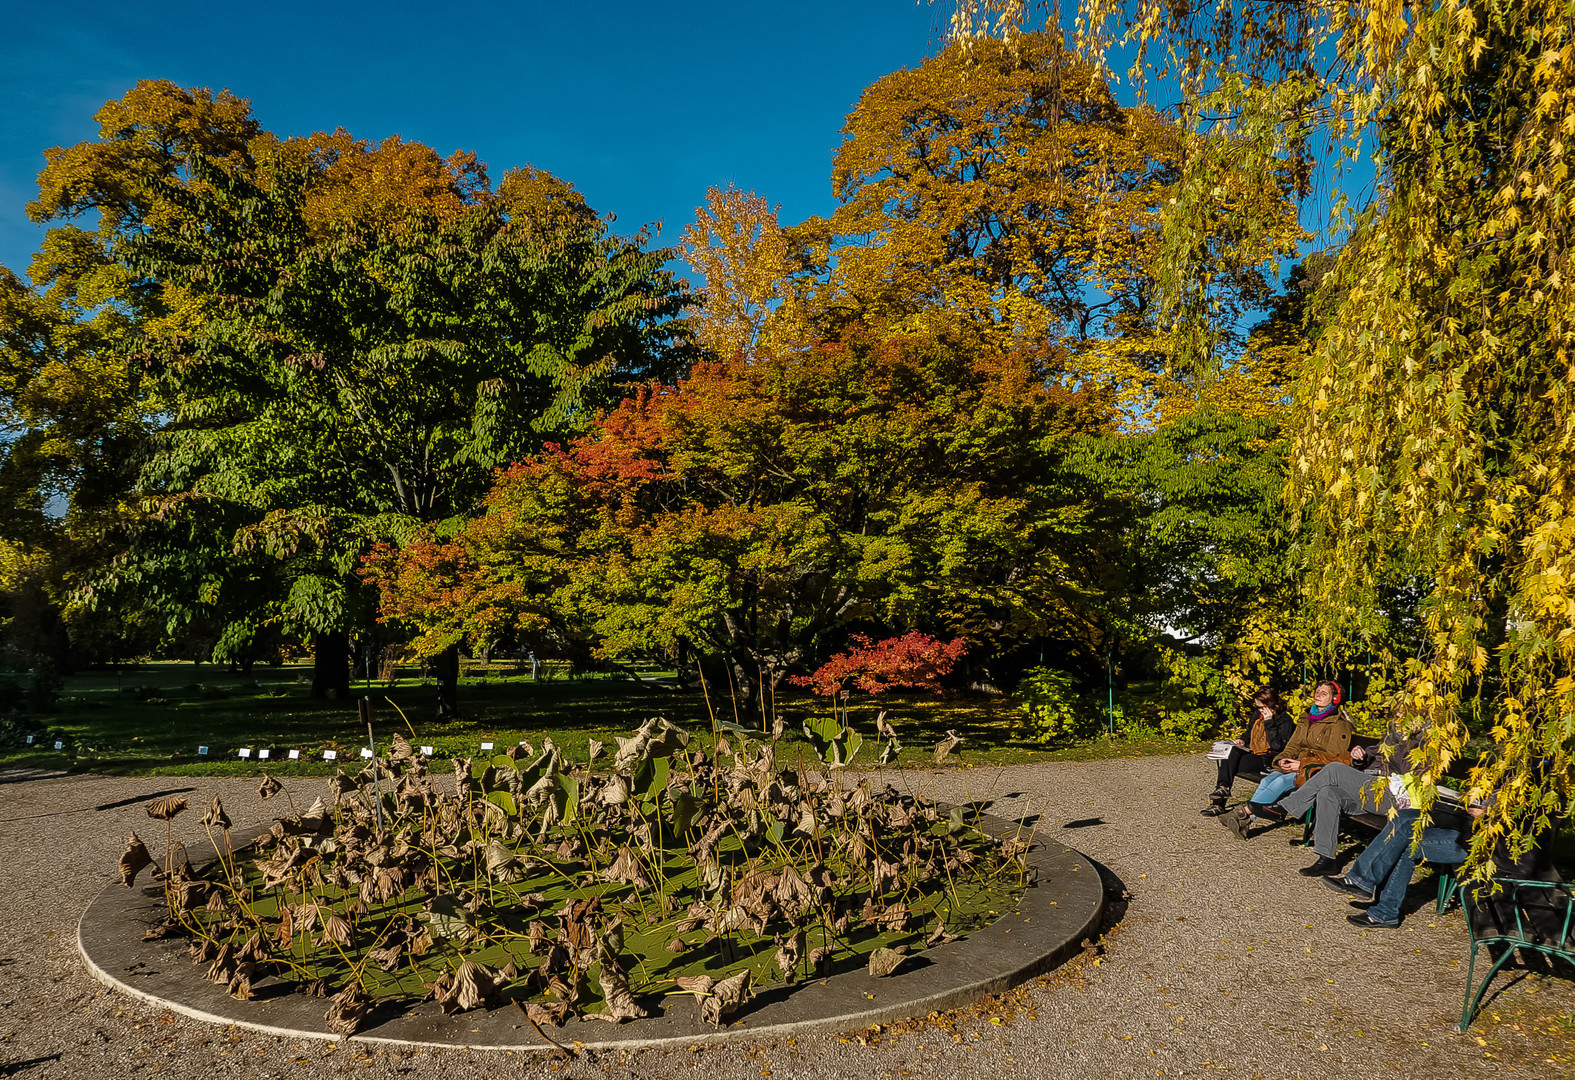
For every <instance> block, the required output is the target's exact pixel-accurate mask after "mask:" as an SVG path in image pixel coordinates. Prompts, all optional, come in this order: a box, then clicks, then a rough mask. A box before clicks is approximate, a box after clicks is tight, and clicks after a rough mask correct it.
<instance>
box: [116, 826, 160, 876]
mask: <svg viewBox="0 0 1575 1080" xmlns="http://www.w3.org/2000/svg"><path fill="white" fill-rule="evenodd" d="M152 862H153V856H152V855H150V854H149V853H148V848H147V845H145V844H144V843H143V842H142V841H141V840H140V839H139V838H138V837H137V834H136V833H132V834H131V835H130V836H128V837H126V850H125V851H123V852H121V855H120V883H121V884H122V885H126V886H128V887H129V886H130V885H131V883H132V882H133V881H134V880H135V879H136V877H137V874H138V873H139V872H140V871H141V870H142V868H143V867H145V866H148V865H150V864H151V863H152Z"/></svg>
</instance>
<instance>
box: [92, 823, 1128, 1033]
mask: <svg viewBox="0 0 1575 1080" xmlns="http://www.w3.org/2000/svg"><path fill="white" fill-rule="evenodd" d="M980 826H981V828H983V829H984V830H985V831H987V832H990V833H992V834H995V835H997V836H1000V835H1006V834H1010V833H1015V832H1016V831H1017V828H1018V826H1017V825H1015V824H1014V823H1011V822H1007V821H1003V820H1002V819H1000V818H995V817H991V816H989V815H984V816H983V817H981V819H980ZM261 831H262V830H258V832H261ZM253 835H256V834H255V833H254V834H253ZM237 846H239V845H237ZM191 855H192V859H193V861H194V862H196V863H198V865H201V864H203V863H204V862H206V861H207V859H211V858H212V857H213V851H212V849H211V848H208V849H207V850H206V851H199V850H193V851H192V853H191ZM1026 858H1027V862H1028V865H1029V866H1031V867H1037V868H1038V870H1039V881H1038V884H1037V885H1035V886H1033V887H1031V888H1029V889H1028V890H1027V891H1025V892H1024V894H1023V898H1022V903H1021V904H1019V905H1018V909H1017V910H1015V911H1012V912H1008V913H1007V914H1005V915H1003V916H1002V917H1001V918H1000V919H998V920H997V921H996V922H994V923H992V924H991V925H989V926H987V927H985V928H984V929H982V930H977V931H975V932H974V933H972V934H969V935H968V936H967V937H965V938H963V939H962V940H960V941H955V942H952V943H951V944H949V945H942V946H939V947H937V948H933V949H926V950H925V951H924V952H922V953H919V954H917V957H916V959H919V960H920V962H917V963H915V962H910V963H909V964H908V965H906V966H905V967H903V968H899V969H898V971H897V973H896V974H894V975H890V976H887V977H886V978H884V979H875V978H871V977H870V975H869V974H868V973H866V972H864V971H862V970H860V971H850V972H845V973H844V974H841V975H834V976H832V977H830V978H829V979H823V980H819V981H818V982H816V983H807V984H800V985H799V986H798V987H796V988H794V989H793V990H792V991H791V992H788V993H773V990H774V989H775V988H771V989H767V990H766V991H765V992H764V993H763V994H762V995H761V996H760V997H758V998H757V999H756V1000H755V1002H754V1003H753V1004H752V1005H751V1006H750V1008H749V1011H748V1012H747V1013H745V1014H744V1016H743V1017H742V1018H741V1019H739V1020H737V1021H735V1022H734V1023H732V1024H730V1025H729V1026H727V1027H725V1028H721V1029H718V1028H713V1027H711V1026H710V1025H708V1024H702V1023H701V1021H700V1018H699V1009H698V1008H697V1007H696V1005H695V1004H694V1003H693V1002H692V1000H691V999H690V998H688V997H687V996H685V997H682V998H674V999H671V1000H672V1001H674V1002H676V1005H674V1006H673V1007H668V1008H664V1007H663V1006H662V1005H653V1004H652V1003H651V1002H650V1001H649V1000H642V1004H644V1005H646V1007H647V1008H650V1009H652V1012H653V1015H652V1016H651V1017H650V1018H648V1019H645V1020H637V1021H634V1022H631V1023H628V1024H621V1025H610V1024H608V1023H606V1022H603V1021H594V1020H585V1019H581V1020H570V1021H569V1022H568V1023H567V1024H566V1025H565V1026H564V1027H562V1028H558V1029H556V1030H552V1031H550V1035H551V1037H552V1038H553V1039H555V1040H556V1041H558V1042H561V1043H563V1044H564V1045H566V1046H567V1045H570V1044H578V1045H580V1046H583V1047H584V1048H587V1049H593V1050H614V1049H623V1050H631V1049H635V1048H638V1047H663V1046H668V1047H672V1046H687V1045H690V1044H693V1043H699V1042H712V1041H716V1040H720V1039H749V1040H765V1039H775V1038H780V1037H784V1036H788V1035H803V1034H809V1033H813V1032H825V1031H848V1030H852V1029H856V1028H861V1027H868V1026H869V1025H871V1024H879V1023H886V1022H887V1021H891V1020H897V1019H902V1018H904V1017H910V1016H923V1015H925V1014H927V1013H929V1012H931V1011H934V1010H940V1009H953V1008H957V1007H959V1006H962V1005H966V1004H968V1003H970V1002H972V1001H976V1000H977V999H978V998H980V997H982V996H983V995H985V994H989V993H994V992H996V991H1000V990H1005V989H1007V988H1008V987H1011V986H1015V985H1016V984H1018V983H1020V982H1023V981H1025V980H1027V979H1030V978H1032V977H1034V976H1035V975H1038V974H1041V973H1043V972H1045V971H1048V970H1049V969H1050V968H1053V967H1055V966H1056V965H1058V964H1060V963H1062V962H1063V961H1065V960H1067V959H1068V958H1069V957H1071V956H1072V955H1073V954H1074V953H1076V952H1077V951H1078V950H1079V948H1081V943H1082V942H1083V940H1084V939H1085V938H1087V937H1088V936H1090V935H1091V934H1093V933H1095V932H1096V931H1097V929H1098V927H1099V919H1100V916H1101V914H1102V913H1103V911H1104V888H1103V885H1102V884H1101V882H1100V879H1099V871H1098V870H1097V869H1096V868H1095V866H1094V864H1093V863H1092V861H1091V860H1089V859H1086V858H1084V857H1083V856H1082V855H1080V854H1078V853H1077V852H1076V851H1073V850H1072V849H1071V848H1067V847H1063V846H1062V845H1060V844H1057V843H1055V842H1053V841H1046V840H1038V841H1037V842H1036V843H1035V844H1034V847H1033V849H1032V850H1031V851H1030V852H1029V853H1028V855H1027V857H1026ZM163 907H164V901H163V890H162V889H160V888H158V887H153V886H137V887H134V888H130V889H127V888H125V887H124V886H121V885H111V886H109V887H108V888H107V889H105V890H104V891H103V892H102V893H100V894H99V895H98V897H96V898H95V899H94V900H93V902H92V903H91V904H90V905H89V906H88V909H87V911H86V912H85V913H84V914H83V916H82V919H81V922H80V923H79V924H78V926H77V947H78V948H79V949H80V951H81V953H82V958H83V960H85V961H86V962H87V966H88V970H89V971H91V972H92V973H93V975H94V976H95V977H96V978H98V979H99V980H100V981H102V982H104V983H107V984H108V985H110V986H111V987H113V988H115V989H117V990H121V991H123V992H125V993H127V994H130V995H131V996H133V997H135V998H139V999H140V1000H142V1001H146V1002H148V1003H149V1004H152V1005H156V1006H160V1007H162V1008H166V1009H169V1010H171V1011H173V1012H177V1013H180V1014H182V1015H184V1016H189V1017H192V1018H194V1019H197V1020H205V1021H207V1022H209V1023H214V1024H224V1025H230V1024H234V1025H236V1026H238V1027H244V1028H250V1029H252V1030H253V1031H260V1032H264V1033H266V1034H269V1035H278V1036H282V1037H285V1038H292V1039H324V1040H328V1041H334V1040H337V1039H339V1038H340V1036H338V1035H335V1034H334V1033H332V1032H330V1031H328V1030H327V1025H326V1023H325V1021H324V1013H325V1011H326V1009H327V1003H326V1002H325V1001H324V1000H322V999H320V998H309V997H305V996H304V995H301V994H294V993H288V992H285V989H284V985H283V984H280V983H273V985H272V986H270V985H269V984H268V983H261V982H260V983H259V984H258V985H257V987H255V988H254V994H255V995H256V996H255V997H254V998H253V999H252V1000H251V1001H239V1000H237V999H235V998H233V997H231V996H230V995H229V994H227V993H225V992H224V989H223V988H222V987H219V986H215V985H213V984H212V983H210V982H208V981H207V980H205V979H203V978H202V976H201V975H200V974H199V973H198V971H197V969H196V967H195V966H194V965H193V964H192V962H191V959H190V955H189V953H188V951H187V944H186V942H185V941H184V940H179V939H175V940H166V941H143V940H142V935H143V933H144V932H145V931H146V930H147V929H148V928H149V927H150V926H153V925H155V924H156V923H158V922H159V921H160V920H161V918H162V913H163ZM924 961H928V962H924ZM270 982H271V980H270ZM270 991H272V992H270ZM352 1039H353V1040H354V1041H359V1042H369V1043H383V1044H388V1045H395V1046H434V1047H439V1046H447V1047H456V1048H458V1047H469V1048H471V1049H475V1050H481V1049H488V1050H514V1051H551V1050H552V1049H553V1047H551V1046H549V1045H547V1044H546V1043H543V1042H542V1041H541V1038H540V1037H539V1036H538V1035H537V1034H536V1033H535V1032H534V1031H533V1030H532V1029H531V1027H530V1025H529V1024H527V1023H525V1022H524V1017H522V1016H521V1015H520V1013H519V1011H518V1010H516V1009H510V1008H495V1009H492V1010H490V1011H488V1012H468V1013H460V1014H458V1015H455V1016H444V1015H443V1013H442V1012H441V1011H440V1010H439V1009H438V1007H437V1005H436V1004H435V1003H433V1002H430V1001H429V1002H424V1003H422V1004H421V1005H419V1006H417V1007H415V1008H412V1009H410V1010H409V1011H406V1012H403V1013H399V1014H397V1015H390V1014H386V1013H385V1014H382V1015H379V1014H378V1013H374V1014H373V1017H372V1018H371V1022H370V1024H369V1026H368V1027H367V1028H365V1029H363V1030H362V1031H361V1032H359V1033H358V1034H356V1035H355V1036H353V1037H352Z"/></svg>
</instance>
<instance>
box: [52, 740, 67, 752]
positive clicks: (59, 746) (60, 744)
mask: <svg viewBox="0 0 1575 1080" xmlns="http://www.w3.org/2000/svg"><path fill="white" fill-rule="evenodd" d="M65 746H66V744H65V743H63V742H61V741H60V740H59V739H56V740H55V749H56V750H63V749H65Z"/></svg>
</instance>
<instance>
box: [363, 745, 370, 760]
mask: <svg viewBox="0 0 1575 1080" xmlns="http://www.w3.org/2000/svg"><path fill="white" fill-rule="evenodd" d="M361 756H362V757H364V758H369V757H371V756H372V751H370V750H368V749H367V748H366V747H364V746H363V747H361Z"/></svg>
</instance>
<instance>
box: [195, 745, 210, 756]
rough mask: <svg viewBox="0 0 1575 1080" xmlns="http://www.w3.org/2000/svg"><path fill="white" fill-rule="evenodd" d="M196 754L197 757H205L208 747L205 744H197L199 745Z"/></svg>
mask: <svg viewBox="0 0 1575 1080" xmlns="http://www.w3.org/2000/svg"><path fill="white" fill-rule="evenodd" d="M197 756H198V757H207V756H208V748H207V747H206V746H199V747H197Z"/></svg>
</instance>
